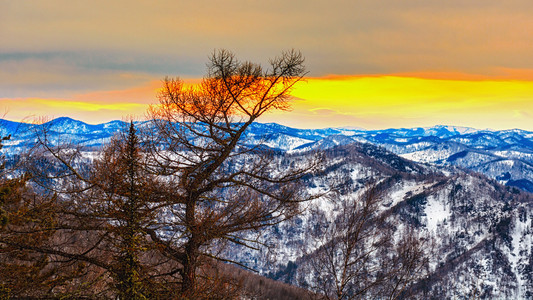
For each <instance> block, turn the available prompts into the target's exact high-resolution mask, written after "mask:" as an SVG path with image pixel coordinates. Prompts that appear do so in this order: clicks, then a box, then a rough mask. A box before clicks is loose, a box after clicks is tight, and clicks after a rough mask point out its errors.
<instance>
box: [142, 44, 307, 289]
mask: <svg viewBox="0 0 533 300" xmlns="http://www.w3.org/2000/svg"><path fill="white" fill-rule="evenodd" d="M303 61H304V59H303V57H302V55H301V54H300V53H299V52H296V51H289V52H285V53H283V54H282V55H281V56H280V57H278V58H275V59H273V60H271V61H270V67H269V68H267V69H264V68H263V67H261V66H260V65H258V64H254V63H250V62H240V61H238V60H237V59H236V58H235V56H234V55H233V54H232V53H230V52H228V51H226V50H220V51H217V52H215V53H214V54H213V55H212V56H211V58H210V62H209V64H208V69H207V76H206V77H205V78H204V79H203V81H202V83H201V84H200V85H198V86H195V87H190V88H185V87H184V85H183V83H182V82H181V81H180V80H179V79H168V78H167V79H165V81H164V85H163V90H162V92H161V94H160V96H159V101H160V103H159V105H157V106H153V107H152V108H151V110H150V119H152V120H153V127H152V130H153V131H152V132H149V134H152V135H153V137H154V138H153V141H152V152H151V154H152V157H153V160H152V161H153V162H154V165H153V170H154V172H156V173H157V174H160V175H162V176H165V177H166V178H168V179H169V181H170V184H171V186H172V193H173V195H172V199H169V200H170V203H169V204H170V205H169V206H168V213H169V215H172V216H173V218H172V219H171V220H170V219H169V221H168V224H166V225H167V229H168V234H167V235H166V236H163V237H160V239H159V243H160V244H161V245H164V247H165V249H166V250H165V251H166V252H167V254H168V255H169V256H172V257H173V258H174V259H175V260H176V261H177V262H179V264H180V265H181V268H180V269H179V270H178V272H179V274H181V276H182V279H183V282H182V291H183V293H184V295H186V296H188V297H194V293H195V292H196V290H197V277H198V276H197V270H198V269H199V268H200V267H201V266H202V264H203V262H204V261H205V259H206V258H214V259H217V260H223V261H232V260H231V259H230V258H228V257H223V256H221V255H219V253H218V252H217V251H216V249H217V248H216V247H215V246H217V245H220V244H225V243H233V244H237V245H243V246H246V247H252V248H257V247H258V246H259V242H260V241H259V240H257V239H255V238H251V237H250V235H248V234H249V233H251V232H258V231H259V230H260V229H261V228H263V227H265V226H270V225H274V224H277V223H279V222H281V221H283V220H285V219H286V218H289V217H291V216H293V215H294V214H295V213H297V212H298V203H299V202H300V201H302V200H304V198H305V196H304V195H303V193H302V188H301V187H300V185H299V179H300V178H301V177H302V176H304V175H305V174H307V173H308V172H309V171H310V170H311V169H312V168H314V167H315V165H316V162H315V161H312V162H309V163H305V164H302V165H301V166H296V167H293V168H290V167H288V168H285V169H281V168H280V167H279V166H280V164H281V163H282V161H283V157H281V156H280V155H279V154H277V153H276V152H275V151H271V150H268V149H266V148H265V147H258V146H257V145H255V146H249V145H247V141H246V139H245V134H246V133H245V132H246V130H247V129H248V128H249V127H250V125H251V124H252V123H253V122H254V121H256V120H257V119H258V118H259V117H260V116H261V115H263V114H264V113H266V112H268V111H271V110H274V109H288V107H289V103H288V101H289V100H290V94H289V93H290V91H291V89H292V88H293V86H294V84H295V83H296V82H298V81H299V80H301V79H302V76H303V75H304V74H305V68H304V66H303ZM153 237H154V239H157V238H158V236H157V235H156V234H154V235H153Z"/></svg>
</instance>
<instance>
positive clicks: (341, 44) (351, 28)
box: [0, 0, 533, 130]
mask: <svg viewBox="0 0 533 300" xmlns="http://www.w3.org/2000/svg"><path fill="white" fill-rule="evenodd" d="M532 16H533V1H531V0H506V1H501V0H483V1H479V0H478V1H474V0H448V1H441V0H438V1H437V0H383V1H375V0H364V1H353V0H351V1H348V0H346V1H339V0H329V1H312V0H306V1H303V0H291V1H287V0H285V1H278V0H270V1H252V0H226V1H216V0H196V1H176V0H165V1H141V0H138V1H134V0H129V1H124V0H114V1H100V0H93V1H80V0H69V1H59V0H46V1H44V0H43V1H37V0H16V1H10V0H0V109H2V113H3V115H4V118H6V119H11V120H31V119H35V118H39V117H42V116H47V117H48V118H54V117H60V116H70V117H72V118H75V119H79V120H82V121H85V122H88V123H100V122H107V121H110V120H114V119H123V118H125V117H129V116H134V117H142V116H143V115H144V112H145V110H146V108H147V105H148V104H153V103H156V101H157V98H156V91H157V89H158V88H159V87H160V86H161V80H162V79H163V78H164V77H165V76H179V77H181V78H183V79H185V80H187V81H191V82H194V81H197V80H198V79H199V78H201V77H202V76H203V75H204V72H205V65H206V62H207V59H208V57H209V55H210V54H211V53H212V52H213V51H214V50H215V49H221V48H224V49H228V50H231V51H232V52H234V53H235V54H236V55H237V57H238V58H240V59H242V60H251V61H254V62H260V63H266V62H268V59H269V58H272V57H275V56H276V55H278V54H279V53H281V51H283V50H287V49H293V48H294V49H297V50H300V51H301V52H302V53H303V55H304V56H305V57H306V67H307V69H308V70H309V73H308V77H307V80H306V81H305V82H302V83H300V84H298V85H297V86H296V88H295V90H294V92H293V95H294V97H295V100H294V101H293V103H292V110H291V111H289V112H275V113H271V114H268V115H265V116H263V117H262V118H261V119H260V121H261V122H277V123H281V124H285V125H289V126H293V127H299V128H322V127H340V126H350V127H363V128H367V129H378V128H390V127H395V128H398V127H417V126H432V125H437V124H447V125H458V126H469V127H475V128H492V129H509V128H522V129H526V130H533V104H532V103H533V17H532Z"/></svg>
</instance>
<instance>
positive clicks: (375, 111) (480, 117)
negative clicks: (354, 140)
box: [265, 76, 533, 130]
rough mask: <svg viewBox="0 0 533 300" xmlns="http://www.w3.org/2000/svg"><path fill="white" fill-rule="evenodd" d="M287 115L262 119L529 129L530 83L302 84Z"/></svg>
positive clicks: (402, 80)
mask: <svg viewBox="0 0 533 300" xmlns="http://www.w3.org/2000/svg"><path fill="white" fill-rule="evenodd" d="M292 94H293V96H295V97H297V98H298V99H301V100H295V101H294V102H293V111H292V112H290V113H273V114H271V115H269V116H267V117H266V118H265V119H268V120H269V121H270V120H271V121H275V122H282V123H286V124H288V125H292V126H297V127H331V126H357V127H364V128H369V129H371V128H389V127H415V126H432V125H437V124H449V125H459V126H470V127H476V128H495V129H503V128H516V127H519V128H523V129H529V130H531V129H533V105H532V103H533V81H518V80H453V79H424V78H414V77H399V76H376V77H331V78H312V79H309V80H307V81H306V82H300V83H298V85H297V86H296V87H295V89H294V91H293V93H292Z"/></svg>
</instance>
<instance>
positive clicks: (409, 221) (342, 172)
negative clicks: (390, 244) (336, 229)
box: [0, 118, 533, 299]
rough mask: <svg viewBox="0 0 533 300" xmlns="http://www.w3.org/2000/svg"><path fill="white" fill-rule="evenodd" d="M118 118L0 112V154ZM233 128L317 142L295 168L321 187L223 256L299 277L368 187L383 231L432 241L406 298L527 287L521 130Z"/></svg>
mask: <svg viewBox="0 0 533 300" xmlns="http://www.w3.org/2000/svg"><path fill="white" fill-rule="evenodd" d="M125 125H127V124H126V123H125V122H121V121H113V122H109V123H105V124H99V125H89V124H86V123H83V122H80V121H76V120H72V119H69V118H59V119H55V120H52V121H50V122H48V123H44V124H39V125H31V124H25V123H16V122H10V121H1V122H0V135H2V136H7V135H11V139H10V140H9V141H6V142H5V144H6V146H5V148H3V149H2V150H3V151H4V154H5V155H6V156H9V155H13V154H17V153H21V152H24V151H26V150H28V149H30V148H29V147H30V146H31V145H32V144H33V143H34V142H35V141H36V139H37V138H38V137H39V136H40V137H41V138H42V136H43V134H44V133H46V136H47V138H48V139H49V140H50V141H52V142H56V143H60V142H71V143H73V144H77V145H85V146H88V147H89V151H90V150H91V149H93V150H96V149H98V147H101V146H102V145H103V144H105V143H106V142H107V141H109V139H110V138H111V137H112V136H113V135H114V134H116V133H117V132H119V131H120V130H122V128H124V126H125ZM139 126H144V123H139ZM244 138H245V139H246V141H247V142H249V143H250V144H252V145H255V144H258V143H262V144H263V145H264V146H267V147H270V148H273V149H277V150H279V151H277V152H276V153H279V154H278V155H279V156H280V157H281V159H283V160H286V161H289V162H290V161H292V162H295V163H297V162H298V161H305V160H309V159H313V155H315V153H316V152H315V151H311V150H319V152H320V153H322V154H323V155H324V166H323V169H322V171H321V172H318V173H316V174H313V176H308V177H306V178H305V182H304V186H305V188H306V189H307V190H308V191H309V192H310V193H316V194H320V193H324V196H321V197H318V198H316V199H314V200H311V201H310V202H308V203H305V204H304V205H303V206H302V214H300V215H299V216H297V217H296V218H293V219H292V220H291V221H290V222H284V223H280V224H279V225H277V226H275V227H272V228H269V229H268V230H267V232H265V233H264V234H263V238H264V239H265V241H270V242H271V243H274V244H275V246H276V247H275V252H271V251H264V252H260V253H258V252H257V251H253V250H251V249H247V248H236V247H235V248H231V249H228V250H227V255H228V256H229V257H231V258H232V259H236V260H238V261H240V262H241V263H242V264H243V265H246V266H248V267H250V268H254V269H257V270H259V271H260V272H261V273H262V274H265V275H269V276H270V277H272V278H275V279H278V280H283V281H285V282H288V283H291V284H294V285H299V286H301V287H304V288H308V287H309V286H310V285H311V283H310V282H309V281H310V280H311V279H312V278H310V277H309V276H308V274H312V272H310V271H309V270H310V269H309V266H310V262H311V261H312V257H313V255H314V253H315V252H314V251H316V250H317V248H316V245H315V244H314V243H313V242H314V241H316V240H317V239H318V238H320V237H321V236H322V237H323V231H321V230H322V229H323V228H325V227H326V226H328V224H331V223H332V222H333V221H335V220H336V219H337V218H338V217H339V212H340V208H341V206H342V203H344V202H345V201H350V200H357V199H360V198H361V195H363V194H364V192H365V191H366V190H368V188H369V186H374V188H375V190H376V191H377V192H376V195H377V197H378V198H379V200H380V202H379V213H380V214H382V215H383V216H386V218H387V219H388V220H390V221H391V224H395V226H394V230H395V231H399V230H401V229H402V228H407V227H409V228H415V229H416V231H417V232H419V233H420V234H422V235H424V236H425V237H427V239H428V240H431V241H433V242H432V246H431V247H428V248H427V249H426V250H425V251H427V253H426V254H427V255H428V257H429V261H428V266H427V269H426V271H425V272H426V273H427V276H426V277H425V279H424V280H422V281H418V282H416V283H415V284H413V285H411V286H410V291H411V292H412V295H413V297H415V298H418V299H450V298H459V299H463V298H464V299H466V298H476V297H477V298H481V299H532V298H533V229H532V228H533V194H532V193H529V192H526V191H527V190H529V191H533V189H531V187H532V184H533V183H532V181H533V167H532V166H533V133H531V132H527V131H523V130H504V131H488V130H476V129H471V128H460V127H451V126H435V127H431V128H413V129H386V130H374V131H367V130H361V129H353V128H328V129H318V130H310V129H309V130H304V129H294V128H289V127H285V126H281V125H278V124H260V123H255V124H253V125H252V126H251V128H250V130H249V131H248V133H247V135H246V136H245V137H244ZM480 173H482V174H480ZM483 174H485V175H486V176H484V175H483ZM503 184H506V185H507V186H504V185H503ZM517 187H519V188H521V189H522V190H520V189H518V188H517ZM331 190H335V191H336V194H335V195H336V196H334V197H333V196H332V195H331V193H329V191H331ZM303 249H305V251H304V250H303Z"/></svg>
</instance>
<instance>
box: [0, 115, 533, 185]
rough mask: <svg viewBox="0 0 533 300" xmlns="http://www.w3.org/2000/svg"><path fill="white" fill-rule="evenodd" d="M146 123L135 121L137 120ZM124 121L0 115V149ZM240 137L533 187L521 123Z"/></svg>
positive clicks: (84, 137) (93, 133)
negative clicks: (41, 135)
mask: <svg viewBox="0 0 533 300" xmlns="http://www.w3.org/2000/svg"><path fill="white" fill-rule="evenodd" d="M145 123H146V122H137V124H138V126H144V124H145ZM125 126H126V123H125V122H123V121H111V122H108V123H103V124H97V125H90V124H86V123H84V122H81V121H77V120H73V119H71V118H68V117H62V118H57V119H54V120H52V121H49V122H47V123H44V124H40V125H34V124H28V123H18V122H12V121H7V120H0V135H2V136H7V135H11V136H12V139H11V140H10V141H7V142H5V149H4V152H5V153H7V154H8V155H9V154H10V153H17V152H20V151H23V150H24V149H27V148H29V147H30V146H31V144H33V143H34V141H35V136H36V135H35V134H36V133H37V132H40V131H42V130H43V129H44V128H46V130H47V132H48V136H49V138H50V140H51V141H56V142H61V141H63V142H65V141H69V142H72V143H75V144H78V145H84V146H87V147H94V148H99V147H101V146H102V145H104V144H105V143H106V142H107V141H108V140H109V139H110V138H111V137H112V136H113V135H114V134H115V133H117V132H118V131H120V130H121V129H123V128H125ZM244 138H246V139H248V141H249V143H250V144H258V143H262V144H263V145H264V146H267V147H270V148H273V149H278V150H280V151H285V152H289V153H292V152H299V151H306V150H311V149H328V148H331V147H334V146H338V145H347V144H351V143H356V142H359V143H370V144H373V145H377V146H381V147H384V148H385V149H387V150H389V151H391V152H393V153H395V154H397V155H399V156H401V157H403V158H406V159H409V160H412V161H415V162H419V163H426V164H432V165H436V166H441V167H450V166H455V167H460V168H464V169H467V170H471V171H474V172H478V173H482V174H484V175H486V176H487V177H489V178H492V179H495V180H497V181H498V182H500V183H502V184H505V185H508V186H515V187H518V188H520V189H522V190H525V191H529V192H533V132H530V131H525V130H520V129H512V130H500V131H497V130H478V129H474V128H467V127H455V126H442V125H438V126H433V127H426V128H400V129H384V130H364V129H358V128H348V127H346V128H325V129H295V128H290V127H286V126H283V125H279V124H275V123H254V124H252V126H251V128H250V129H249V131H248V132H247V134H246V136H245V137H244Z"/></svg>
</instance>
